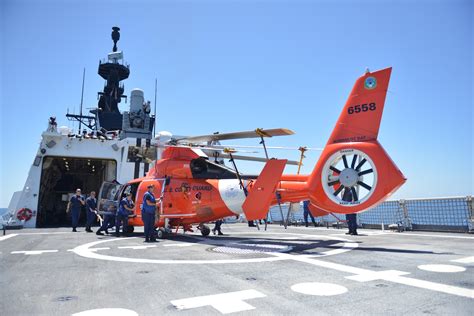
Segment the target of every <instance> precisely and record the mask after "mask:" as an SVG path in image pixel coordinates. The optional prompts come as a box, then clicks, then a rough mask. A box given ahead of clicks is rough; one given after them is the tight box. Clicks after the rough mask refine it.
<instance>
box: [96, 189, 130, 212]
mask: <svg viewBox="0 0 474 316" xmlns="http://www.w3.org/2000/svg"><path fill="white" fill-rule="evenodd" d="M123 187H124V186H123V185H121V184H119V183H113V182H104V183H102V186H101V187H100V191H99V198H98V199H97V200H98V205H97V209H98V210H99V212H106V211H111V210H116V209H117V207H118V204H119V200H120V194H121V191H122V189H123Z"/></svg>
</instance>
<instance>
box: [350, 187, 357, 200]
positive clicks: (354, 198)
mask: <svg viewBox="0 0 474 316" xmlns="http://www.w3.org/2000/svg"><path fill="white" fill-rule="evenodd" d="M351 192H352V198H353V200H354V202H356V201H358V200H359V197H358V196H357V192H356V190H355V188H354V187H352V188H351Z"/></svg>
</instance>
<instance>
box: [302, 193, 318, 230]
mask: <svg viewBox="0 0 474 316" xmlns="http://www.w3.org/2000/svg"><path fill="white" fill-rule="evenodd" d="M308 216H309V217H311V221H312V222H313V225H314V227H316V221H315V220H314V216H313V214H311V212H310V210H309V200H306V201H303V218H304V223H305V225H306V227H308Z"/></svg>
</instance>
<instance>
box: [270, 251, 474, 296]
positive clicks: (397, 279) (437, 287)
mask: <svg viewBox="0 0 474 316" xmlns="http://www.w3.org/2000/svg"><path fill="white" fill-rule="evenodd" d="M271 255H273V256H275V257H279V258H287V259H289V260H295V261H299V262H305V263H309V264H312V265H315V266H319V267H323V268H328V269H333V270H337V271H342V272H347V273H352V274H356V275H357V276H360V277H359V278H357V277H356V276H350V277H346V278H348V279H353V280H356V281H359V282H367V281H373V280H375V279H374V276H375V275H374V274H376V275H377V277H378V278H377V279H379V280H384V281H390V282H393V283H398V284H404V285H410V286H413V287H418V288H422V289H427V290H432V291H437V292H442V293H447V294H452V295H457V296H463V297H468V298H472V299H474V290H471V289H466V288H462V287H457V286H452V285H446V284H441V283H436V282H430V281H424V280H419V279H414V278H409V277H405V276H402V275H401V274H407V273H408V272H403V271H396V270H389V271H380V272H383V273H380V272H377V271H372V270H368V269H362V268H357V267H351V266H348V265H343V264H339V263H334V262H327V261H323V260H319V259H313V258H310V257H308V256H297V255H291V254H287V253H272V254H271ZM377 273H378V274H377Z"/></svg>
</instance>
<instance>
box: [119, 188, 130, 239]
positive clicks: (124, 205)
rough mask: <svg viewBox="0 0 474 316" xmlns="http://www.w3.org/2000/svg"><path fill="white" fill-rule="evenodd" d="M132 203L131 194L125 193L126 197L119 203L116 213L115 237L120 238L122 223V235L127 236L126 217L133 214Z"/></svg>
mask: <svg viewBox="0 0 474 316" xmlns="http://www.w3.org/2000/svg"><path fill="white" fill-rule="evenodd" d="M133 207H134V204H133V201H132V194H131V193H127V197H124V198H123V199H122V200H121V201H120V203H119V208H118V211H117V219H116V221H115V236H117V237H120V224H121V223H122V226H123V228H122V233H123V234H124V235H127V234H128V232H127V231H128V215H131V214H133Z"/></svg>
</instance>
